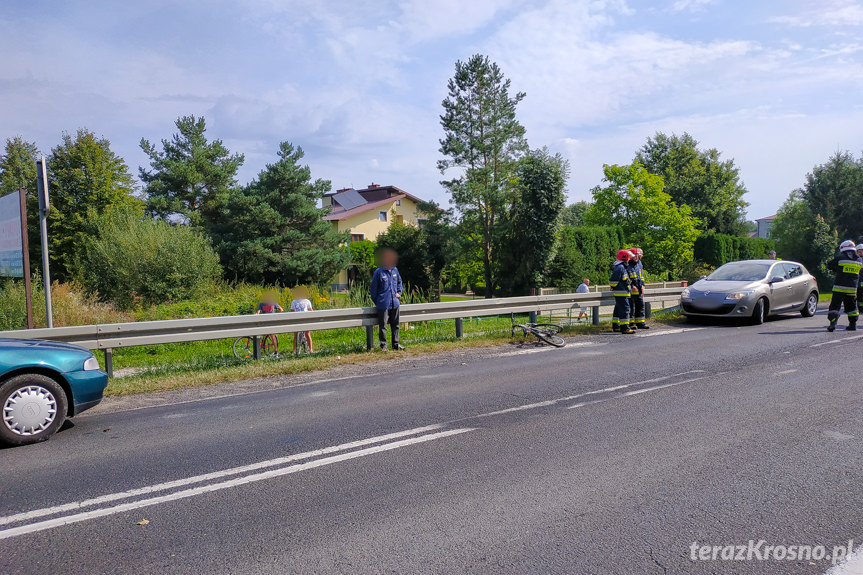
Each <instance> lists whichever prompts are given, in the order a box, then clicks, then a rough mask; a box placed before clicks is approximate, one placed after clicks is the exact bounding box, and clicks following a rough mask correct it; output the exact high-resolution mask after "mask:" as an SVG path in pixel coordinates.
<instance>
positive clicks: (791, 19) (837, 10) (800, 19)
mask: <svg viewBox="0 0 863 575" xmlns="http://www.w3.org/2000/svg"><path fill="white" fill-rule="evenodd" d="M770 21H771V22H775V23H777V24H786V25H788V26H797V27H802V28H809V27H812V26H829V27H849V26H852V27H854V26H863V4H861V3H860V2H856V1H854V0H822V1H821V2H818V3H817V6H816V7H815V8H812V9H810V10H805V11H803V12H801V13H799V14H794V15H785V16H776V17H774V18H771V19H770Z"/></svg>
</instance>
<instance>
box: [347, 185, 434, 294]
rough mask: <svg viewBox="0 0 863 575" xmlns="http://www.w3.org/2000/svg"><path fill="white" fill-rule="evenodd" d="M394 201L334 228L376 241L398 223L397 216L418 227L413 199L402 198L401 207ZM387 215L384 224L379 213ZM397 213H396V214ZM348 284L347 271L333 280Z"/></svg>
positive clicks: (404, 221) (349, 219) (358, 215)
mask: <svg viewBox="0 0 863 575" xmlns="http://www.w3.org/2000/svg"><path fill="white" fill-rule="evenodd" d="M395 204H396V202H395V200H393V201H392V202H390V203H388V204H384V205H382V206H380V207H378V208H377V209H375V210H370V211H368V212H364V213H362V214H357V215H355V216H354V217H352V218H348V219H347V220H343V221H337V222H333V226H334V227H335V228H336V229H337V230H338V231H339V232H342V233H344V232H350V233H352V234H365V239H367V240H371V241H375V240H376V239H377V237H378V236H379V235H380V234H382V233H384V232H386V231H387V229H388V228H389V227H390V224H391V223H393V222H395V221H396V216H402V218H403V220H402V221H403V223H405V224H409V225H412V226H416V225H417V205H416V202H414V201H413V200H411V199H408V198H402V200H401V205H400V206H397V205H395ZM383 211H385V212H386V213H387V221H385V222H382V221H380V220H379V219H378V214H379V212H383ZM394 211H395V213H394ZM347 283H348V273H347V270H342V271H340V272H339V275H338V277H336V278H334V279H333V284H335V285H338V286H339V287H341V286H344V285H346V284H347Z"/></svg>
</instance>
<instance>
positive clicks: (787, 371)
mask: <svg viewBox="0 0 863 575" xmlns="http://www.w3.org/2000/svg"><path fill="white" fill-rule="evenodd" d="M795 371H797V370H796V369H786V370H785V371H777V372H776V373H774V374H773V375H788V374H789V373H794V372H795Z"/></svg>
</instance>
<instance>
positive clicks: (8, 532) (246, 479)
mask: <svg viewBox="0 0 863 575" xmlns="http://www.w3.org/2000/svg"><path fill="white" fill-rule="evenodd" d="M468 431H473V428H470V427H463V428H460V429H450V430H447V431H440V432H438V433H431V434H428V435H420V436H419V437H412V438H409V439H402V440H400V441H394V442H392V443H385V444H383V445H377V446H375V447H367V448H365V449H360V450H358V451H351V452H348V453H342V454H340V455H333V456H330V457H324V458H322V459H315V460H314V461H309V462H307V463H298V464H295V465H289V466H288V467H281V468H279V469H271V470H269V471H264V472H261V473H255V474H252V475H244V476H242V477H237V478H236V479H231V480H228V481H223V482H221V483H210V484H208V485H201V486H200V487H194V488H192V489H186V490H184V491H176V492H174V493H169V494H167V495H160V496H159V497H151V498H150V499H141V500H139V501H131V502H129V503H121V504H120V505H115V506H113V507H104V508H102V509H94V510H92V511H85V512H83V513H77V514H74V515H67V516H65V517H57V518H55V519H48V520H46V521H40V522H37V523H31V524H29V525H22V526H20V527H13V528H11V529H5V530H2V531H0V539H9V538H10V537H17V536H20V535H25V534H28V533H36V532H38V531H45V530H46V529H53V528H54V527H60V526H62V525H70V524H72V523H80V522H81V521H87V520H89V519H95V518H97V517H107V516H109V515H116V514H117V513H125V512H126V511H131V510H133V509H140V508H142V507H149V506H151V505H158V504H160V503H167V502H169V501H177V500H179V499H187V498H189V497H194V496H196V495H202V494H204V493H212V492H214V491H221V490H222V489H229V488H231V487H239V486H241V485H247V484H250V483H256V482H258V481H263V480H265V479H272V478H273V477H281V476H283V475H290V474H292V473H298V472H300V471H307V470H309V469H315V468H317V467H323V466H325V465H331V464H333V463H339V462H341V461H349V460H351V459H356V458H358V457H364V456H366V455H373V454H375V453H381V452H384V451H391V450H393V449H399V448H401V447H407V446H408V445H414V444H417V443H425V442H428V441H434V440H436V439H443V438H444V437H450V436H453V435H460V434H462V433H467V432H468Z"/></svg>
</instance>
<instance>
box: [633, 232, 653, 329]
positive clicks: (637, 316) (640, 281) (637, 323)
mask: <svg viewBox="0 0 863 575" xmlns="http://www.w3.org/2000/svg"><path fill="white" fill-rule="evenodd" d="M629 251H630V252H632V255H633V256H635V257H634V258H633V260H632V262H631V263H630V266H629V269H630V276H631V277H632V297H630V298H629V308H630V309H629V314H630V316H631V317H632V323H631V324H630V326H631V327H633V328H635V329H650V327H649V326H648V325H647V324H646V323H645V318H644V264H642V263H641V256H643V255H644V252H643V251H641V248H629Z"/></svg>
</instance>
